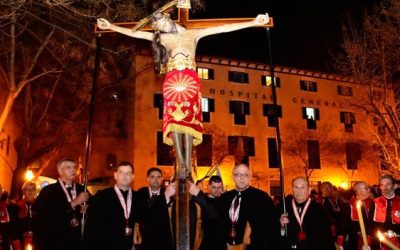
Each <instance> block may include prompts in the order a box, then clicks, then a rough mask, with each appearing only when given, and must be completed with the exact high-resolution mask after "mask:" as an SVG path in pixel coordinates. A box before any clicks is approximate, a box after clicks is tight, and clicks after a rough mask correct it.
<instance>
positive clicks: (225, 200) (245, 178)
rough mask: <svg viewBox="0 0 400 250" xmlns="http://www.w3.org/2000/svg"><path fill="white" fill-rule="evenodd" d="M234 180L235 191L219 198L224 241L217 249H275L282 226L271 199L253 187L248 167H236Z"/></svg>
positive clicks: (233, 174)
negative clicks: (229, 247)
mask: <svg viewBox="0 0 400 250" xmlns="http://www.w3.org/2000/svg"><path fill="white" fill-rule="evenodd" d="M232 178H233V181H234V182H235V189H234V190H231V191H228V192H226V193H224V194H222V195H221V197H220V198H219V204H218V208H219V221H220V223H219V225H220V236H221V237H222V238H221V240H222V241H221V246H220V248H215V249H226V248H227V247H228V246H232V247H238V246H240V247H245V248H243V249H252V250H254V249H257V250H271V249H276V248H277V242H278V239H279V225H278V217H277V215H276V211H275V207H274V204H273V202H272V199H271V198H270V196H269V195H268V194H267V193H265V192H264V191H261V190H259V189H257V188H254V187H252V186H251V185H250V180H251V169H250V167H249V166H247V165H245V164H239V165H237V166H235V167H234V168H233V172H232ZM250 232H251V233H250ZM235 249H236V248H235ZM238 249H239V248H238Z"/></svg>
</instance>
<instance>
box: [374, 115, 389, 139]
mask: <svg viewBox="0 0 400 250" xmlns="http://www.w3.org/2000/svg"><path fill="white" fill-rule="evenodd" d="M372 124H373V125H374V126H375V127H376V129H377V130H378V134H379V135H385V134H386V129H385V125H383V123H382V121H381V119H380V118H378V117H374V118H372Z"/></svg>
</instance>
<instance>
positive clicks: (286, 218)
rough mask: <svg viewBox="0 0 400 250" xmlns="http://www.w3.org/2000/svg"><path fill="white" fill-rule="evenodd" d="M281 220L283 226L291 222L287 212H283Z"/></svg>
mask: <svg viewBox="0 0 400 250" xmlns="http://www.w3.org/2000/svg"><path fill="white" fill-rule="evenodd" d="M279 221H280V222H281V227H284V226H285V224H288V223H289V219H288V216H287V214H282V215H281V218H280V219H279Z"/></svg>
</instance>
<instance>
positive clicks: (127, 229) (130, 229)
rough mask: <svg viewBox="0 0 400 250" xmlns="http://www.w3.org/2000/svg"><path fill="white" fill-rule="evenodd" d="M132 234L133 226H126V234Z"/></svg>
mask: <svg viewBox="0 0 400 250" xmlns="http://www.w3.org/2000/svg"><path fill="white" fill-rule="evenodd" d="M131 234H132V228H130V227H126V228H125V235H126V236H129V235H131Z"/></svg>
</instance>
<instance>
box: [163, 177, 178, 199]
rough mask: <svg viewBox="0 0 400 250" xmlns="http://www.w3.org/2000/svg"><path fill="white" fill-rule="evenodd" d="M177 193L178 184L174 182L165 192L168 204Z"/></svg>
mask: <svg viewBox="0 0 400 250" xmlns="http://www.w3.org/2000/svg"><path fill="white" fill-rule="evenodd" d="M175 193H176V183H175V182H172V183H171V184H169V185H168V186H167V187H166V188H165V191H164V195H165V199H166V200H167V204H168V203H169V200H170V198H171V197H172V196H174V195H175Z"/></svg>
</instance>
